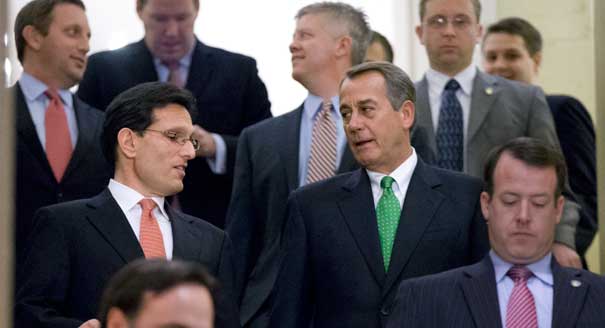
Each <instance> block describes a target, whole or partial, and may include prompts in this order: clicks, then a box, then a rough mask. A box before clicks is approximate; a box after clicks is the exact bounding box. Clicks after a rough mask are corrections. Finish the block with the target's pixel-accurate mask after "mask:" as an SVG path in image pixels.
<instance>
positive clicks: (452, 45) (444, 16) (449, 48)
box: [416, 0, 482, 76]
mask: <svg viewBox="0 0 605 328" xmlns="http://www.w3.org/2000/svg"><path fill="white" fill-rule="evenodd" d="M481 32H482V27H481V25H479V22H477V18H476V15H475V12H474V8H473V5H472V3H471V1H470V0H430V1H428V2H427V3H426V11H425V16H424V17H423V18H422V22H421V23H420V25H419V26H417V27H416V34H417V35H418V38H419V39H420V42H421V43H422V44H423V45H424V46H425V48H426V52H427V55H428V57H429V63H430V65H431V68H433V69H434V70H436V71H439V72H442V73H444V74H448V75H450V76H453V75H455V74H457V73H459V72H460V71H462V70H464V69H465V68H466V67H468V66H469V65H470V64H471V62H472V59H473V50H474V48H475V44H477V42H479V39H480V38H481Z"/></svg>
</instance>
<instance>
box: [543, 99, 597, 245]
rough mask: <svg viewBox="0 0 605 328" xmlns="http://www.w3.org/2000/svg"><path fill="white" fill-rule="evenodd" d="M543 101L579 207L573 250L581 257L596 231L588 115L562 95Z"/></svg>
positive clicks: (591, 128) (592, 145)
mask: <svg viewBox="0 0 605 328" xmlns="http://www.w3.org/2000/svg"><path fill="white" fill-rule="evenodd" d="M546 101H547V102H548V106H549V107H550V111H551V112H552V116H553V119H554V121H555V127H556V129H557V135H558V136H559V142H560V143H561V150H563V155H565V161H566V162H567V168H568V173H569V185H570V187H571V190H572V191H573V192H574V194H575V196H576V201H577V202H578V204H579V205H580V206H581V207H582V210H581V211H580V222H579V223H578V227H577V230H576V250H577V251H578V253H579V254H580V255H584V253H585V252H586V249H588V246H590V243H591V242H592V239H593V238H594V236H595V234H596V232H597V174H596V151H595V132H594V126H593V124H592V119H591V118H590V114H588V111H587V110H586V108H584V106H583V105H582V103H581V102H579V101H578V100H577V99H575V98H573V97H569V96H563V95H548V96H546Z"/></svg>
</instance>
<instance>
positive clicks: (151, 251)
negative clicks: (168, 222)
mask: <svg viewBox="0 0 605 328" xmlns="http://www.w3.org/2000/svg"><path fill="white" fill-rule="evenodd" d="M139 204H141V208H142V209H143V211H142V213H141V228H140V230H139V238H140V240H141V248H143V253H145V258H146V259H149V258H153V257H161V258H166V250H165V248H164V239H163V238H162V231H161V230H160V226H159V224H158V220H157V219H156V218H155V216H154V215H153V212H152V211H153V209H154V208H155V202H154V201H153V200H151V199H149V198H144V199H142V200H141V201H140V202H139Z"/></svg>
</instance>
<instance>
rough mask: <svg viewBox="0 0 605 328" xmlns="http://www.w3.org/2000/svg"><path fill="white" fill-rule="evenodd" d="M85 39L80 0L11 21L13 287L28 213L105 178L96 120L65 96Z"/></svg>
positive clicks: (30, 9) (97, 186) (83, 194)
mask: <svg viewBox="0 0 605 328" xmlns="http://www.w3.org/2000/svg"><path fill="white" fill-rule="evenodd" d="M89 37H90V29H89V27H88V20H87V18H86V14H85V12H84V4H83V3H82V2H81V1H79V0H73V1H68V0H55V1H39V0H36V1H32V2H30V3H28V4H27V5H25V6H24V7H23V8H22V9H21V10H20V11H19V13H18V15H17V18H16V21H15V41H16V46H17V52H18V57H19V60H20V61H21V63H22V65H23V74H22V75H21V77H20V79H19V81H18V82H17V84H16V85H15V86H14V87H12V88H11V90H10V91H9V92H12V93H13V94H14V97H15V98H14V99H15V106H16V113H17V115H16V116H17V149H16V151H17V154H16V160H17V163H16V164H17V165H16V171H17V172H16V173H17V174H16V183H15V185H16V194H15V198H16V220H15V232H16V235H15V241H16V248H15V250H16V257H15V258H16V268H17V275H16V278H17V279H16V280H17V282H16V285H18V284H19V280H20V279H19V278H20V275H19V274H18V272H19V270H20V266H21V264H22V262H23V257H24V253H25V251H26V249H27V247H28V245H29V242H28V236H29V234H30V233H31V231H32V229H33V217H34V212H35V211H36V210H37V209H39V208H41V207H43V206H48V205H51V204H56V203H60V202H64V201H69V200H74V199H79V198H87V197H91V196H94V195H96V194H98V193H99V192H100V191H101V190H103V188H104V187H105V186H106V185H107V182H108V181H109V177H110V176H111V175H110V169H109V165H107V162H106V161H105V158H103V155H102V153H101V147H100V135H101V129H102V125H103V114H102V113H101V112H100V111H98V110H96V109H94V108H92V107H90V106H88V105H87V104H85V103H84V102H82V101H81V100H80V99H79V98H78V97H75V96H74V95H73V94H72V93H70V92H69V88H71V87H72V86H74V85H75V84H77V83H78V81H80V79H81V78H82V74H83V73H84V68H85V67H86V58H87V52H88V40H89ZM53 94H54V95H53ZM53 97H58V98H54V99H55V100H54V101H53ZM53 104H54V105H53ZM63 146H66V147H65V148H63Z"/></svg>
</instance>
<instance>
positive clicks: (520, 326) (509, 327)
mask: <svg viewBox="0 0 605 328" xmlns="http://www.w3.org/2000/svg"><path fill="white" fill-rule="evenodd" d="M507 275H508V276H509V277H510V278H511V279H512V280H513V281H514V282H515V287H513V291H512V293H511V294H510V298H509V300H508V305H507V306H506V328H537V327H538V317H537V315H536V305H535V303H534V296H533V295H532V294H531V292H530V291H529V288H527V279H529V277H531V276H532V275H533V274H532V272H531V271H529V269H527V268H526V267H524V266H517V265H515V266H513V267H512V268H510V270H508V273H507Z"/></svg>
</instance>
